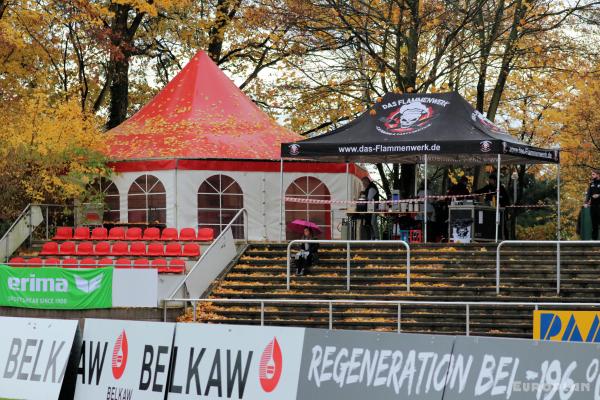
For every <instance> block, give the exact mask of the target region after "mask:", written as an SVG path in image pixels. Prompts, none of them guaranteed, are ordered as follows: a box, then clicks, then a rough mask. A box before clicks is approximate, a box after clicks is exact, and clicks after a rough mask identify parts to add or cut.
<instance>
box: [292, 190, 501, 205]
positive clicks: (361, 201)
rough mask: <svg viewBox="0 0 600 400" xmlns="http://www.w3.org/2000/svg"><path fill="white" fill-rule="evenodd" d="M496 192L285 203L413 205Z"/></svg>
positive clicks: (293, 201) (311, 200) (294, 199)
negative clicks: (391, 198)
mask: <svg viewBox="0 0 600 400" xmlns="http://www.w3.org/2000/svg"><path fill="white" fill-rule="evenodd" d="M495 193H496V192H486V193H478V194H463V195H457V196H448V195H444V196H424V197H417V198H413V199H401V200H379V201H368V200H320V199H308V198H306V197H287V196H286V198H285V201H286V202H287V201H289V202H290V203H305V204H306V203H308V204H367V203H371V202H373V203H381V204H388V203H415V202H422V201H425V200H448V199H465V198H470V197H479V196H486V195H488V194H495Z"/></svg>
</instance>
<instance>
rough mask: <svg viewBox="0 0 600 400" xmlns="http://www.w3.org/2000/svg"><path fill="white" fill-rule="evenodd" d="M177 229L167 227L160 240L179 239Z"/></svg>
mask: <svg viewBox="0 0 600 400" xmlns="http://www.w3.org/2000/svg"><path fill="white" fill-rule="evenodd" d="M177 239H178V237H177V229H175V228H165V229H163V231H162V233H161V234H160V240H177Z"/></svg>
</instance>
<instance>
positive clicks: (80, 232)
mask: <svg viewBox="0 0 600 400" xmlns="http://www.w3.org/2000/svg"><path fill="white" fill-rule="evenodd" d="M89 238H90V228H88V227H87V226H80V227H79V228H75V233H74V234H73V239H74V240H88V239H89Z"/></svg>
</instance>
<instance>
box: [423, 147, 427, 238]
mask: <svg viewBox="0 0 600 400" xmlns="http://www.w3.org/2000/svg"><path fill="white" fill-rule="evenodd" d="M423 175H424V176H425V187H424V189H425V198H424V199H423V242H424V243H427V154H425V171H424V172H423Z"/></svg>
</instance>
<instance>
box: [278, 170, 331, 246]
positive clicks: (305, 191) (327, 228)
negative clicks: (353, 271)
mask: <svg viewBox="0 0 600 400" xmlns="http://www.w3.org/2000/svg"><path fill="white" fill-rule="evenodd" d="M285 196H286V197H299V198H301V199H304V200H331V194H330V193H329V189H328V188H327V186H326V185H325V184H324V183H323V182H321V181H320V180H319V179H317V178H315V177H312V176H303V177H301V178H298V179H296V180H295V181H294V182H292V183H291V184H290V186H288V188H287V190H286V191H285ZM295 219H303V220H306V221H312V222H314V223H315V224H317V225H319V226H320V227H321V229H322V230H323V233H322V234H321V235H320V236H319V237H320V238H321V239H331V204H330V203H325V204H310V203H297V202H291V201H286V202H285V226H286V231H285V236H286V238H287V239H288V240H292V239H298V238H299V235H298V234H297V233H294V232H291V231H290V230H289V229H288V228H287V226H288V224H289V223H290V222H292V221H293V220H295Z"/></svg>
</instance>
